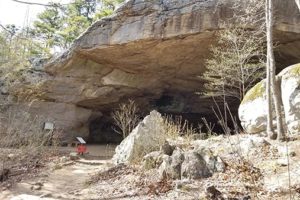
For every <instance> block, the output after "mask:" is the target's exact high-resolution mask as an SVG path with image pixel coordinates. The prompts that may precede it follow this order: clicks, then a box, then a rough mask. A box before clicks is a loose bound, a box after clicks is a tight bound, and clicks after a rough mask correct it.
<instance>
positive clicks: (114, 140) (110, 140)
mask: <svg viewBox="0 0 300 200" xmlns="http://www.w3.org/2000/svg"><path fill="white" fill-rule="evenodd" d="M121 141H122V136H121V135H120V134H118V133H116V132H115V131H114V130H113V122H112V119H110V117H105V116H102V117H97V118H95V119H93V120H91V121H90V123H89V137H88V143H89V144H119V143H120V142H121Z"/></svg>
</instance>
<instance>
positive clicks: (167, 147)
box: [160, 141, 175, 156]
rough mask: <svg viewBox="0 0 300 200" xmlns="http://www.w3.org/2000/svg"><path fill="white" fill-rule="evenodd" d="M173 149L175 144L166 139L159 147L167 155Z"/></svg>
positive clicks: (169, 154)
mask: <svg viewBox="0 0 300 200" xmlns="http://www.w3.org/2000/svg"><path fill="white" fill-rule="evenodd" d="M174 149H175V146H172V145H170V144H169V142H168V141H165V143H164V144H163V145H162V146H161V147H160V151H161V152H162V153H164V154H166V155H168V156H171V155H172V153H173V151H174Z"/></svg>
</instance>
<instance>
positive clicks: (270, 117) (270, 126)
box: [265, 0, 276, 139]
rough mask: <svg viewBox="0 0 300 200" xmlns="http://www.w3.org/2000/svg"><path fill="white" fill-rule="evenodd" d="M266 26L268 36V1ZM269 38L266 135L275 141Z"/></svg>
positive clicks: (268, 43) (268, 38)
mask: <svg viewBox="0 0 300 200" xmlns="http://www.w3.org/2000/svg"><path fill="white" fill-rule="evenodd" d="M265 12H266V26H267V34H268V35H269V31H268V30H269V28H268V25H269V23H268V20H269V0H266V11H265ZM269 40H270V37H267V45H268V47H267V48H268V49H267V65H266V73H267V78H266V93H267V94H266V96H267V134H268V136H269V137H270V138H271V139H276V134H275V133H274V130H273V113H272V105H273V104H272V95H271V78H270V76H271V73H270V57H269V54H270V52H269V51H270V46H271V45H270V42H271V41H269Z"/></svg>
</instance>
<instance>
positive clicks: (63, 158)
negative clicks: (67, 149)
mask: <svg viewBox="0 0 300 200" xmlns="http://www.w3.org/2000/svg"><path fill="white" fill-rule="evenodd" d="M59 160H60V162H63V163H65V162H67V161H69V158H67V157H66V156H62V157H61V158H60V159H59Z"/></svg>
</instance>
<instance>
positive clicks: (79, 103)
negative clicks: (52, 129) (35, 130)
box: [15, 0, 300, 134]
mask: <svg viewBox="0 0 300 200" xmlns="http://www.w3.org/2000/svg"><path fill="white" fill-rule="evenodd" d="M233 2H234V1H233V0H181V1H169V0H153V1H148V0H130V1H128V2H127V3H126V4H124V5H123V6H121V7H120V8H119V9H118V10H117V11H116V13H115V14H114V15H113V16H111V17H108V18H104V19H102V20H100V21H98V22H96V23H94V24H93V25H92V26H91V27H90V28H89V29H88V30H87V31H86V32H85V33H84V34H83V35H82V36H81V37H79V38H78V39H77V40H76V41H75V43H74V45H73V46H72V47H71V49H70V50H69V51H67V52H65V53H64V54H63V55H62V56H61V57H59V58H57V59H56V60H55V61H53V62H51V63H50V64H48V65H46V66H45V68H44V69H41V68H39V71H41V70H42V71H43V72H46V73H47V76H48V77H47V79H44V80H42V81H39V82H38V83H36V82H32V83H30V82H28V83H26V86H28V85H30V84H32V85H33V86H35V85H38V86H39V90H40V92H39V94H40V95H39V97H38V98H39V101H48V102H53V103H58V104H66V105H73V106H75V107H81V108H84V109H90V110H93V111H100V112H102V113H104V116H107V115H109V113H110V112H111V111H112V110H113V109H114V108H115V106H116V105H117V104H118V103H120V102H122V101H124V99H127V98H132V99H134V100H136V101H137V102H138V103H139V104H140V105H141V107H142V108H143V109H145V110H146V109H148V108H150V109H153V108H155V109H158V110H159V111H161V112H167V113H175V114H176V113H177V114H181V113H189V114H190V115H189V116H191V117H192V118H193V119H200V118H201V117H206V116H205V115H206V114H207V113H210V112H211V105H212V101H211V99H210V98H206V97H199V95H197V94H196V92H200V93H201V92H203V89H204V88H203V80H202V79H201V74H202V73H203V71H205V60H206V59H207V58H209V47H210V46H211V45H212V44H214V41H215V33H216V31H218V30H220V29H222V28H224V27H223V26H222V24H223V21H226V20H227V19H229V18H230V17H231V16H232V12H233V10H232V7H231V5H232V3H233ZM275 5H276V7H277V8H278V9H277V10H278V12H276V15H277V16H276V24H275V36H276V40H277V41H278V43H279V44H280V45H279V46H278V48H277V50H278V56H277V57H278V58H279V59H278V65H280V66H286V65H287V64H292V63H295V62H296V61H298V60H299V55H300V50H299V49H300V48H299V47H300V28H299V27H300V26H299V24H300V16H299V13H298V10H297V8H296V6H295V2H294V0H286V1H282V0H276V1H275ZM199 76H200V78H199ZM22 87H23V85H22ZM32 88H35V87H31V89H32ZM17 89H18V88H17ZM15 93H16V95H18V92H17V91H16V92H15ZM199 105H200V106H199ZM41 106H42V105H41ZM53 117H54V118H55V117H56V116H55V115H54V116H53ZM82 122H83V123H85V122H87V120H83V121H82ZM88 122H89V121H88ZM100 122H101V119H100ZM74 126H75V124H74ZM85 126H89V124H85ZM65 129H68V127H65ZM77 132H78V133H80V130H77ZM101 133H103V131H101V130H99V131H97V134H101ZM83 134H85V133H83Z"/></svg>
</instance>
